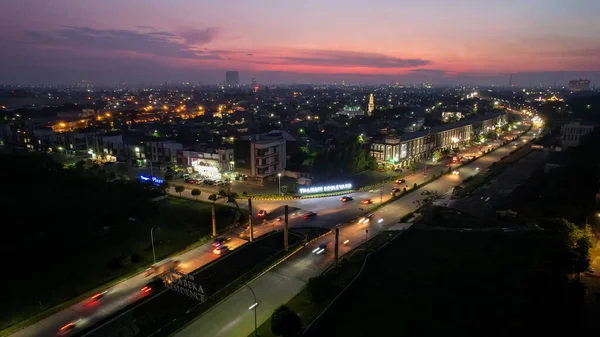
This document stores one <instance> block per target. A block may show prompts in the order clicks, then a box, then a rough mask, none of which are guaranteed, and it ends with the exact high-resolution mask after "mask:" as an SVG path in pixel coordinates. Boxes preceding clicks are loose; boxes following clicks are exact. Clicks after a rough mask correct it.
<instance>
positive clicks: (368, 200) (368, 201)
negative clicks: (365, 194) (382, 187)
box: [360, 199, 373, 205]
mask: <svg viewBox="0 0 600 337" xmlns="http://www.w3.org/2000/svg"><path fill="white" fill-rule="evenodd" d="M360 203H361V204H363V205H368V204H371V203H373V201H371V199H365V200H363V201H361V202H360Z"/></svg>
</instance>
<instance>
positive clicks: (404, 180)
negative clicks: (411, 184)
mask: <svg viewBox="0 0 600 337" xmlns="http://www.w3.org/2000/svg"><path fill="white" fill-rule="evenodd" d="M395 183H396V184H404V183H406V179H396V181H395Z"/></svg>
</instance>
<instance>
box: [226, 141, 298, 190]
mask: <svg viewBox="0 0 600 337" xmlns="http://www.w3.org/2000/svg"><path fill="white" fill-rule="evenodd" d="M234 153H235V169H236V171H238V172H240V173H242V174H245V175H247V176H249V177H251V178H252V179H254V180H256V181H257V182H259V183H264V182H265V181H268V180H273V181H274V180H276V179H277V174H278V173H284V171H285V160H286V150H285V138H284V136H283V135H269V134H264V135H253V136H248V137H244V138H242V139H239V140H236V141H235V143H234Z"/></svg>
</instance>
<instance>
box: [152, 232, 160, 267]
mask: <svg viewBox="0 0 600 337" xmlns="http://www.w3.org/2000/svg"><path fill="white" fill-rule="evenodd" d="M154 228H155V227H152V228H150V242H152V257H153V258H154V264H156V252H155V251H154ZM159 228H160V227H158V228H156V229H159Z"/></svg>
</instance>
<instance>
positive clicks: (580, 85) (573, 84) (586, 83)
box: [569, 79, 590, 91]
mask: <svg viewBox="0 0 600 337" xmlns="http://www.w3.org/2000/svg"><path fill="white" fill-rule="evenodd" d="M569 90H571V91H586V90H590V80H584V79H578V80H572V81H569Z"/></svg>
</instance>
